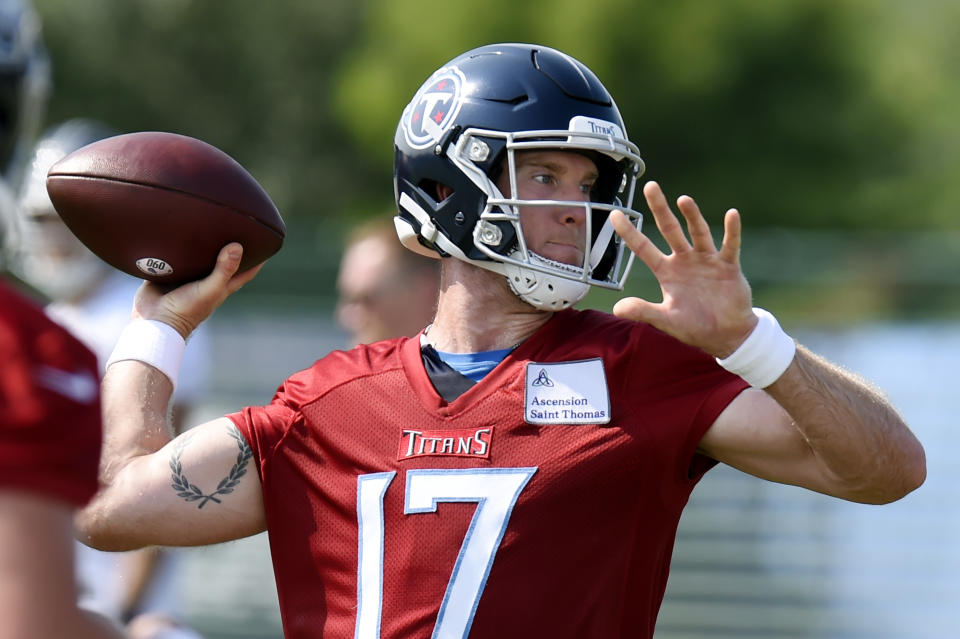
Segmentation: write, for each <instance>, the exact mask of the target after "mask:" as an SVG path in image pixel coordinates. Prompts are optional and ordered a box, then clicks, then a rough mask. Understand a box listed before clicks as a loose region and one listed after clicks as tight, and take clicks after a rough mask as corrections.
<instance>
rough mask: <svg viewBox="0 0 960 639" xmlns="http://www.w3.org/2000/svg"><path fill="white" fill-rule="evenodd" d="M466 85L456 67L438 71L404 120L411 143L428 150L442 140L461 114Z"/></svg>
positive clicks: (407, 109)
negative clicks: (464, 86) (464, 85)
mask: <svg viewBox="0 0 960 639" xmlns="http://www.w3.org/2000/svg"><path fill="white" fill-rule="evenodd" d="M463 83H464V78H463V73H462V72H461V71H460V69H457V68H456V67H445V68H443V69H438V70H437V71H436V73H434V74H433V75H432V76H430V79H429V80H427V81H426V82H424V83H423V86H421V87H420V89H419V90H418V91H417V94H416V95H415V96H413V100H412V101H411V102H410V104H409V105H408V106H407V108H406V110H405V111H404V112H403V117H402V118H401V123H402V126H403V136H404V138H406V140H407V144H409V145H410V146H412V147H413V148H415V149H425V148H427V147H431V146H435V145H436V144H437V143H438V142H439V141H440V139H441V138H442V137H443V134H444V133H446V132H447V130H448V129H449V128H450V127H451V126H452V125H453V122H454V120H456V118H457V114H458V113H460V107H461V105H462V104H463Z"/></svg>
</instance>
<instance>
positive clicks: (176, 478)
mask: <svg viewBox="0 0 960 639" xmlns="http://www.w3.org/2000/svg"><path fill="white" fill-rule="evenodd" d="M227 433H228V434H229V435H230V437H232V438H233V439H234V440H235V441H236V442H237V447H238V448H239V449H240V452H238V453H237V461H236V463H234V465H233V468H231V469H230V473H229V474H228V475H227V476H226V477H224V478H223V479H221V480H220V483H218V484H217V488H216V490H214V491H213V492H212V493H209V494H207V493H205V492H204V491H203V490H201V489H200V487H199V486H197V485H196V484H192V483H190V480H189V479H187V476H186V475H185V474H184V473H183V465H182V464H181V463H180V457H181V455H182V454H183V449H184V448H185V447H186V446H187V444H189V443H190V440H191V439H192V437H190V436H187V437H183V438H182V439H181V440H180V442H179V443H178V444H177V446H175V447H174V449H173V454H172V455H170V470H171V471H173V474H172V475H171V476H170V478H171V479H172V480H173V483H172V484H171V485H170V486H171V487H172V488H173V490H174V491H176V493H177V497H182V498H183V499H184V500H185V501H188V502H195V501H199V502H200V503H199V504H197V508H203V507H204V506H206V505H207V503H208V502H211V501H212V502H214V503H217V504H219V503H222V502H221V501H220V499H217V497H218V496H222V495H228V494H230V493H232V492H233V489H234V488H236V487H237V484H239V483H240V478H242V477H243V476H244V475H246V474H247V464H248V463H249V462H250V458H251V457H252V456H253V451H252V450H250V446H249V445H248V444H247V441H246V440H245V439H244V438H243V435H241V434H240V431H239V430H238V429H237V427H236V426H234V425H233V424H231V425H230V426H228V427H227Z"/></svg>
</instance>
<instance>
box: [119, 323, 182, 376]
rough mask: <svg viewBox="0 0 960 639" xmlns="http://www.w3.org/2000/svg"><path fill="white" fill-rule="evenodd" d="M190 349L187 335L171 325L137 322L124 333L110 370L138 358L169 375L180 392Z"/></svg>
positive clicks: (127, 326) (128, 326)
mask: <svg viewBox="0 0 960 639" xmlns="http://www.w3.org/2000/svg"><path fill="white" fill-rule="evenodd" d="M186 346H187V342H186V340H184V339H183V336H182V335H180V333H178V332H177V330H176V329H175V328H173V327H172V326H170V325H169V324H164V323H163V322H158V321H156V320H145V319H137V320H133V321H132V322H130V323H129V324H127V325H126V327H125V328H124V329H123V331H122V332H121V333H120V338H119V339H118V340H117V344H116V346H114V347H113V352H112V353H111V354H110V359H108V360H107V368H109V367H110V365H111V364H113V363H114V362H121V361H123V360H128V359H135V360H137V361H139V362H143V363H145V364H149V365H150V366H153V367H154V368H156V369H157V370H159V371H160V372H161V373H163V374H164V375H166V376H167V378H168V379H169V380H170V383H171V384H173V387H174V389H176V387H177V377H178V376H179V374H180V362H181V361H182V360H183V351H184V350H185V349H186Z"/></svg>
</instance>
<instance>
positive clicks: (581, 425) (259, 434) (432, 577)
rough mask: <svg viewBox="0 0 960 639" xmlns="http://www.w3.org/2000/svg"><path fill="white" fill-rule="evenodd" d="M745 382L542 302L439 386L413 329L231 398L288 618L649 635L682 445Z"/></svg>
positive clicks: (293, 638) (288, 622)
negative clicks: (271, 389)
mask: <svg viewBox="0 0 960 639" xmlns="http://www.w3.org/2000/svg"><path fill="white" fill-rule="evenodd" d="M745 387H746V384H745V382H743V381H742V380H741V379H740V378H739V377H735V376H733V375H731V374H730V373H727V372H726V371H724V370H723V369H722V368H720V367H719V366H717V364H716V362H715V361H714V360H713V358H711V357H709V356H707V355H706V354H704V353H703V352H702V351H699V350H697V349H694V348H690V347H688V346H685V345H683V344H681V343H679V342H678V341H676V340H674V339H672V338H670V337H668V336H666V335H665V334H663V333H661V332H659V331H657V330H655V329H653V328H652V327H650V326H647V325H643V324H637V323H635V322H631V321H625V320H620V319H617V318H614V317H612V316H610V315H608V314H605V313H599V312H595V311H574V310H567V311H563V312H560V313H556V314H555V315H554V317H553V318H552V319H551V320H550V321H549V322H548V323H547V324H546V325H544V326H543V327H542V328H541V329H540V330H539V331H537V333H535V334H534V335H533V336H531V337H530V338H529V339H527V340H526V341H524V342H523V343H522V344H521V345H520V346H519V347H517V348H516V349H515V350H514V351H513V352H512V353H511V354H510V355H508V356H507V358H506V359H505V360H504V361H503V362H501V363H500V364H499V365H498V366H497V367H496V368H495V369H494V370H493V371H492V372H490V373H489V374H488V375H487V376H486V377H485V378H484V379H483V380H481V381H480V382H479V383H478V384H477V385H475V386H474V387H472V388H471V389H470V390H468V391H467V392H466V393H464V394H463V395H461V396H460V397H459V398H457V399H456V400H455V401H453V402H451V403H449V404H448V403H446V402H444V401H443V400H442V399H441V398H440V397H439V396H438V394H437V393H436V392H435V390H434V388H433V386H432V385H431V383H430V380H429V378H428V377H427V374H426V372H425V370H424V366H423V363H422V361H421V356H420V346H419V342H418V340H417V339H405V338H402V339H397V340H391V341H386V342H381V343H378V344H374V345H372V346H366V347H365V346H361V347H358V348H356V349H354V350H352V351H349V352H335V353H332V354H330V355H329V356H327V357H325V358H323V359H321V360H319V361H318V362H317V363H316V364H314V366H313V367H311V368H310V369H307V370H305V371H302V372H300V373H298V374H296V375H294V376H292V377H290V378H289V379H288V380H287V381H286V382H285V383H284V384H283V385H282V386H281V387H280V389H279V390H278V391H277V394H276V396H275V398H274V400H273V402H272V403H271V404H270V405H269V406H266V407H260V408H247V409H244V410H243V411H241V412H240V413H235V414H233V415H231V416H230V417H231V418H232V419H233V420H234V422H235V423H236V424H237V425H238V426H239V428H240V430H241V432H242V433H243V435H244V436H245V437H246V439H247V441H248V442H249V443H250V446H251V448H252V449H253V453H254V456H255V459H256V460H257V462H258V470H259V473H260V477H261V480H262V482H263V494H264V504H265V509H266V515H267V522H268V530H269V537H270V546H271V552H272V555H273V563H274V569H275V573H276V580H277V588H278V591H279V599H280V606H281V612H282V616H283V623H284V629H285V636H286V637H287V638H288V639H307V638H308V637H309V638H311V639H315V638H317V637H357V638H358V639H368V638H373V637H404V638H424V639H426V638H429V637H467V636H469V637H472V638H475V639H476V638H481V639H500V638H502V637H551V638H552V639H557V638H561V637H571V638H572V637H576V638H578V639H579V638H583V637H605V638H612V637H650V636H652V634H653V629H654V624H655V621H656V616H657V611H658V609H659V606H660V603H661V600H662V598H663V592H664V589H665V587H666V581H667V573H668V570H669V564H670V556H671V552H672V549H673V544H674V537H675V533H676V528H677V524H678V521H679V519H680V513H681V511H682V509H683V507H684V505H685V504H686V502H687V499H688V497H689V494H690V491H691V490H692V489H693V487H694V485H695V484H696V482H697V480H698V479H699V478H700V477H701V476H702V474H703V473H704V472H706V470H707V469H708V468H709V467H710V466H711V465H712V463H713V462H712V461H710V460H707V459H705V458H703V457H701V456H699V455H698V454H697V453H696V450H695V449H696V447H697V444H698V442H699V440H700V438H701V437H702V435H703V433H704V432H705V431H706V430H707V428H709V426H710V425H711V424H712V423H713V421H714V420H715V419H716V417H717V416H718V415H719V414H720V412H721V411H722V410H723V409H724V407H726V406H727V405H728V404H729V402H730V401H731V400H732V399H733V398H734V397H735V396H736V395H737V394H738V393H740V392H741V391H742V390H743V389H744V388H745Z"/></svg>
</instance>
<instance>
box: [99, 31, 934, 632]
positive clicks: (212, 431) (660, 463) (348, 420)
mask: <svg viewBox="0 0 960 639" xmlns="http://www.w3.org/2000/svg"><path fill="white" fill-rule="evenodd" d="M643 170H644V164H643V161H642V159H641V157H640V154H639V150H638V147H637V145H636V144H634V143H633V142H631V141H630V139H629V138H628V137H627V133H626V127H625V124H624V122H623V121H622V119H621V116H620V113H619V111H618V109H617V107H616V104H615V102H614V100H613V98H612V97H611V96H610V95H609V93H608V92H607V90H606V89H605V88H604V86H603V85H602V84H601V83H600V81H599V80H598V79H597V78H596V76H595V75H594V74H593V73H592V72H591V71H590V70H589V69H588V68H587V67H586V66H584V65H583V64H581V63H580V62H578V61H577V60H575V59H573V58H571V57H569V56H568V55H566V54H564V53H562V52H559V51H556V50H553V49H550V48H547V47H542V46H535V45H528V44H498V45H489V46H484V47H480V48H478V49H475V50H472V51H468V52H466V53H464V54H462V55H460V56H458V57H456V58H454V59H453V60H451V61H449V62H447V63H446V64H444V65H443V66H442V67H440V68H439V69H438V70H437V71H436V72H435V73H434V74H433V75H432V76H431V77H430V78H428V79H427V80H426V81H425V82H424V83H423V85H422V86H421V87H420V89H419V90H418V91H417V92H416V93H415V95H414V96H413V99H412V100H411V102H410V103H409V105H408V106H407V108H406V109H405V110H404V112H403V114H402V116H401V118H400V122H399V125H398V127H397V132H396V136H395V165H394V171H395V182H394V191H395V196H396V201H397V216H396V218H395V226H396V229H397V233H398V236H399V240H400V241H401V242H402V243H403V245H404V246H406V247H407V248H408V249H411V250H413V251H416V252H419V253H422V254H424V255H428V256H430V257H434V258H437V259H439V260H440V262H441V284H440V292H439V298H438V302H437V311H436V315H435V317H434V319H433V321H432V323H431V324H430V325H429V326H426V327H424V329H423V330H422V331H421V332H420V333H419V334H418V335H417V336H415V337H413V338H398V339H393V340H387V341H381V342H377V343H374V344H369V345H361V346H358V347H356V348H354V349H352V350H349V351H337V352H334V353H331V354H329V355H327V356H325V357H323V358H321V359H320V360H318V361H317V362H316V363H315V364H314V365H313V366H311V367H310V368H308V369H306V370H303V371H300V372H298V373H295V374H293V375H292V376H290V377H289V378H288V379H286V380H285V381H284V382H283V383H282V384H281V385H280V387H279V388H278V390H277V392H276V394H275V396H274V398H273V400H272V401H271V402H270V404H269V405H267V406H253V407H246V408H243V409H241V410H239V411H238V412H235V413H232V414H230V415H227V416H225V417H223V418H220V419H216V420H214V421H211V422H209V423H206V424H203V425H200V426H198V427H196V428H194V429H192V430H191V431H189V432H188V433H187V434H185V435H182V436H180V437H178V438H176V439H173V440H171V438H170V430H169V426H168V425H167V423H166V416H165V415H166V407H167V403H168V402H169V399H170V393H171V391H172V389H173V388H174V386H175V385H176V380H177V370H178V359H179V357H180V356H181V354H182V349H183V343H184V338H185V337H187V336H188V335H189V334H190V333H191V332H192V331H193V330H194V329H195V328H196V327H197V326H198V325H199V324H200V322H202V321H203V320H204V319H205V318H206V317H207V316H209V314H210V313H211V312H212V311H213V310H214V309H215V308H216V307H217V306H218V305H219V304H220V303H222V302H223V300H224V299H226V298H227V297H228V296H229V295H230V294H232V293H234V292H235V291H237V290H238V289H239V288H240V287H241V286H242V285H243V284H245V283H246V282H248V281H249V280H250V279H251V278H252V277H253V276H254V275H255V272H254V271H250V272H247V273H244V274H240V275H237V274H235V273H236V269H237V264H238V262H239V257H240V255H241V252H242V248H241V247H240V246H239V245H236V244H231V245H228V246H226V247H224V249H223V251H221V253H220V259H219V261H218V263H217V266H216V268H215V270H214V272H213V273H211V274H210V275H209V276H208V277H207V278H205V279H203V280H200V281H199V282H196V283H193V284H190V285H187V286H184V287H181V288H179V289H176V290H174V291H171V292H163V291H161V290H159V289H157V288H154V287H152V286H150V285H146V286H144V287H143V288H142V289H141V290H140V292H139V293H138V296H137V299H136V301H135V305H134V317H135V319H134V321H133V322H132V323H131V324H130V326H128V328H127V329H125V334H124V336H123V337H122V338H121V340H120V342H119V343H118V345H117V347H116V349H115V350H114V353H113V356H112V358H111V362H112V363H111V365H110V366H109V368H108V372H107V375H106V378H105V382H104V391H103V402H104V410H105V421H106V437H107V444H106V448H105V453H104V462H103V466H102V473H101V482H102V485H103V488H102V490H101V492H100V494H99V495H98V497H97V498H96V499H95V501H94V502H93V504H92V505H91V506H90V507H89V508H88V509H87V510H86V511H85V514H84V517H83V519H82V530H83V533H84V534H85V535H86V539H87V541H88V543H91V544H93V545H96V546H98V547H101V548H105V549H116V550H119V549H128V548H133V547H138V546H142V545H145V544H163V545H178V544H180V545H197V544H209V543H215V542H220V541H225V540H229V539H235V538H238V537H242V536H245V535H250V534H254V533H257V532H260V531H263V530H265V529H266V530H268V531H269V537H270V546H271V552H272V556H273V564H274V569H275V572H276V580H277V588H278V591H279V599H280V605H281V612H282V617H283V624H284V632H285V634H286V636H287V637H290V638H291V639H293V638H296V639H306V638H308V637H310V638H315V637H344V636H353V637H355V638H357V639H368V638H375V637H417V638H424V639H425V638H428V637H450V638H454V637H455V638H464V637H472V638H474V639H476V638H480V639H493V638H500V637H551V638H554V639H555V638H560V637H577V638H582V637H605V638H608V637H650V636H652V634H653V630H654V625H655V622H656V617H657V611H658V609H659V606H660V603H661V600H662V598H663V592H664V589H665V586H666V581H667V575H668V572H669V567H670V557H671V552H672V548H673V544H674V537H675V533H676V528H677V524H678V521H679V518H680V515H681V512H682V511H683V508H684V506H685V504H686V503H687V500H688V497H689V495H690V493H691V491H692V490H693V488H694V487H695V485H696V484H697V482H698V481H700V480H701V478H702V477H703V476H704V474H705V473H707V472H708V471H709V469H710V468H711V467H712V466H713V465H715V464H717V463H724V464H729V465H731V466H734V467H736V468H739V469H741V470H743V471H745V472H748V473H751V474H753V475H755V476H757V477H759V478H762V479H766V480H770V481H776V482H783V483H789V484H794V485H797V486H802V487H805V488H808V489H810V490H813V491H818V492H821V493H824V494H826V495H830V496H834V497H838V498H842V499H847V500H854V501H859V502H867V503H885V502H890V501H893V500H896V499H899V498H901V497H903V496H904V495H906V494H907V493H909V492H910V491H912V490H913V489H915V488H916V487H917V486H919V485H920V484H921V483H922V482H923V480H924V477H925V473H926V466H925V458H924V452H923V449H922V447H921V446H920V444H919V442H918V441H917V439H916V438H915V437H914V436H913V434H912V433H911V431H910V430H909V428H908V427H907V426H906V425H905V424H904V423H903V421H902V420H901V418H900V417H899V415H898V413H897V412H896V410H895V409H894V408H893V407H892V406H891V405H890V404H889V403H888V402H887V401H886V400H885V399H884V398H883V397H882V396H881V395H880V394H879V393H878V392H877V391H875V390H874V389H872V388H871V387H870V386H869V385H868V384H866V383H864V382H862V381H860V380H859V379H858V378H856V377H855V376H853V375H851V374H848V373H846V372H844V371H842V370H841V369H839V368H838V367H836V366H833V365H831V364H830V363H828V362H826V361H824V360H823V359H822V358H820V357H818V356H816V355H814V354H813V353H811V352H810V351H809V350H807V349H805V348H803V347H802V346H798V345H796V343H795V342H794V340H793V339H791V338H790V337H789V336H788V335H787V334H786V333H785V332H784V331H783V329H781V328H780V326H779V324H778V323H777V321H776V319H775V318H774V317H773V315H771V314H770V313H768V312H766V311H763V310H761V309H754V308H752V301H751V294H750V288H749V285H748V283H747V281H746V279H745V278H744V276H743V274H742V272H741V269H740V265H739V251H740V217H739V213H738V212H737V211H736V210H732V209H731V210H730V211H728V212H727V213H726V216H725V218H724V222H723V224H724V237H723V240H722V243H721V245H720V246H719V247H717V246H716V245H715V243H714V241H713V239H712V237H711V234H710V229H709V227H708V225H707V222H706V220H705V218H704V217H703V216H702V215H701V213H700V211H699V209H698V207H697V204H696V203H695V202H694V200H693V199H692V198H690V197H686V196H683V197H680V198H679V199H678V200H677V203H676V204H677V208H678V210H679V212H680V215H681V217H682V218H683V220H684V222H685V225H684V224H681V222H680V221H679V219H678V217H677V216H676V215H675V214H674V212H673V210H672V208H671V206H670V205H669V203H668V201H667V199H666V198H665V196H664V194H663V192H662V190H661V188H660V186H659V185H657V184H656V183H653V182H649V183H647V184H646V185H644V186H643V187H642V188H641V189H640V190H639V192H638V189H637V181H638V178H639V177H640V175H641V174H642V173H643ZM640 192H642V195H643V197H644V199H645V201H646V205H647V207H648V208H649V210H650V212H651V213H652V216H653V221H654V223H655V225H656V226H657V228H658V229H659V231H660V233H661V234H662V235H663V237H664V239H665V240H666V242H667V244H668V245H669V252H668V253H664V252H661V251H660V250H659V249H658V248H656V247H655V246H654V245H653V244H652V243H651V242H650V240H649V239H648V238H647V237H646V235H644V233H643V232H641V230H640V221H641V214H640V213H639V212H638V211H636V210H635V209H634V208H633V199H634V195H639V194H640ZM684 227H685V229H684ZM635 258H639V260H640V261H641V262H642V263H643V264H644V265H645V266H646V267H647V268H649V269H650V271H651V272H652V273H653V275H654V276H655V277H656V278H657V281H658V282H659V284H660V287H661V290H662V294H663V300H662V301H661V302H658V303H654V302H650V301H646V300H641V299H637V298H625V299H622V300H621V301H619V302H618V303H617V304H616V306H615V307H614V312H613V314H609V313H604V312H599V311H592V310H587V311H579V310H575V309H574V305H575V304H576V303H577V302H578V301H579V300H581V299H582V298H583V296H584V295H585V294H586V292H587V291H588V290H589V289H590V287H591V286H600V287H606V288H611V289H615V290H616V289H621V288H622V287H623V284H624V281H625V278H626V277H627V275H628V273H629V271H630V269H631V266H632V263H633V262H634V261H635Z"/></svg>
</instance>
